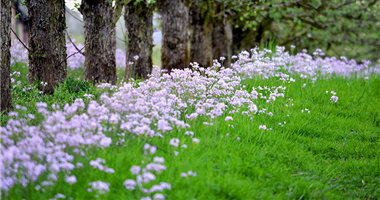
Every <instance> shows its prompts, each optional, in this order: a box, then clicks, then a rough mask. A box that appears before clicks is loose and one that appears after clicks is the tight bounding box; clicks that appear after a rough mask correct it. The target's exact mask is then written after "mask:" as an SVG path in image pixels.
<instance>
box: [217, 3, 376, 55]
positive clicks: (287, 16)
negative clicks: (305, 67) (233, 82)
mask: <svg viewBox="0 0 380 200" xmlns="http://www.w3.org/2000/svg"><path fill="white" fill-rule="evenodd" d="M215 2H222V4H223V5H224V10H225V11H224V12H225V13H228V14H229V16H228V19H229V20H230V21H231V22H232V23H233V24H234V26H235V27H239V28H242V29H243V30H244V31H247V32H248V31H252V34H250V35H247V37H250V39H251V40H252V38H254V37H257V36H258V35H261V38H262V40H261V41H267V40H268V39H269V38H276V40H277V41H278V43H279V45H281V46H286V47H288V48H289V47H290V45H295V46H297V50H298V51H301V50H302V49H307V50H308V51H309V52H313V51H314V50H315V49H317V48H320V49H322V50H323V51H324V52H325V53H326V55H327V56H330V57H331V56H336V57H340V56H342V55H344V56H346V57H347V58H348V59H355V60H357V61H361V60H362V59H367V60H371V61H377V60H378V58H379V56H378V55H379V53H380V48H379V46H380V40H379V39H378V38H379V37H378V33H379V32H380V26H379V23H380V15H378V13H379V11H380V2H378V1H377V0H368V1H351V0H344V1H342V0H313V1H294V0H287V1H283V0H265V1H251V0H222V1H215ZM256 45H258V44H256ZM249 48H252V47H249Z"/></svg>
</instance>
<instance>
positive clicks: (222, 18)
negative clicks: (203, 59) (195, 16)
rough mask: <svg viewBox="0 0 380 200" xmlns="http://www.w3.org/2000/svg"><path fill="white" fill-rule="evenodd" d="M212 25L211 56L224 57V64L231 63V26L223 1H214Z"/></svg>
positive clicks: (228, 64)
mask: <svg viewBox="0 0 380 200" xmlns="http://www.w3.org/2000/svg"><path fill="white" fill-rule="evenodd" d="M213 6H214V14H213V18H212V21H213V26H214V30H213V33H212V57H213V59H218V60H219V59H220V58H221V57H224V58H225V59H226V60H224V61H223V64H224V66H226V67H229V66H230V65H231V56H232V26H231V22H230V21H229V20H228V14H227V13H226V5H225V2H214V4H213Z"/></svg>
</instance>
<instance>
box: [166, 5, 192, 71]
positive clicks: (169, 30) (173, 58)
mask: <svg viewBox="0 0 380 200" xmlns="http://www.w3.org/2000/svg"><path fill="white" fill-rule="evenodd" d="M190 4H191V2H190V0H161V1H159V10H160V13H161V16H162V49H161V63H162V69H167V70H168V71H169V72H171V70H172V69H184V68H187V67H188V66H189V49H188V45H189V6H190Z"/></svg>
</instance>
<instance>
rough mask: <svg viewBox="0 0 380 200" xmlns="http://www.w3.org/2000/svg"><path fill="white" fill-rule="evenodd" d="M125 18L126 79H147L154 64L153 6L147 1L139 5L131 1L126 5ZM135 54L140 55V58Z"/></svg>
mask: <svg viewBox="0 0 380 200" xmlns="http://www.w3.org/2000/svg"><path fill="white" fill-rule="evenodd" d="M124 19H125V29H126V38H127V44H126V55H127V56H126V57H127V59H126V68H125V75H124V79H128V78H135V79H137V78H144V79H146V78H147V77H148V74H150V73H151V72H152V65H153V63H152V47H153V6H152V5H148V4H147V3H146V2H145V1H143V2H140V3H138V4H137V5H134V2H130V3H129V4H128V5H126V6H125V14H124ZM134 56H138V57H139V58H138V60H135V59H134ZM130 62H133V64H130Z"/></svg>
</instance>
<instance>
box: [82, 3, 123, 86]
mask: <svg viewBox="0 0 380 200" xmlns="http://www.w3.org/2000/svg"><path fill="white" fill-rule="evenodd" d="M80 12H81V13H82V15H83V21H84V35H85V45H86V50H85V52H84V56H85V62H84V79H85V80H88V81H91V82H92V83H93V84H95V83H99V82H103V81H105V82H107V83H112V84H116V79H117V76H116V57H115V53H116V27H115V23H113V10H112V4H111V3H110V1H108V0H82V2H81V6H80Z"/></svg>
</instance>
